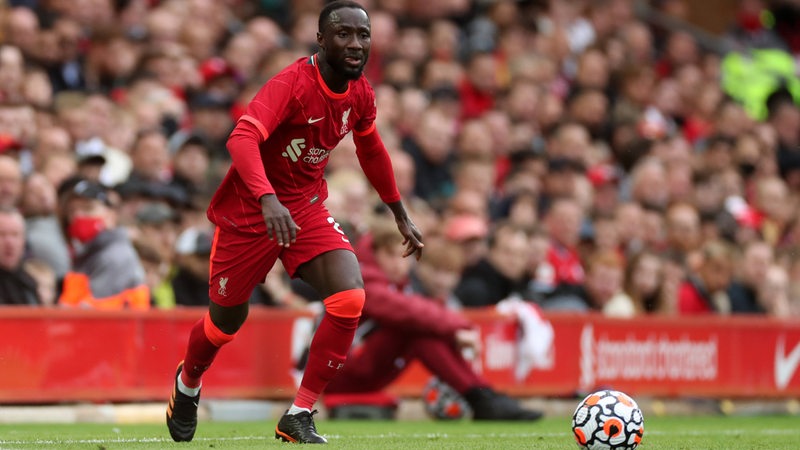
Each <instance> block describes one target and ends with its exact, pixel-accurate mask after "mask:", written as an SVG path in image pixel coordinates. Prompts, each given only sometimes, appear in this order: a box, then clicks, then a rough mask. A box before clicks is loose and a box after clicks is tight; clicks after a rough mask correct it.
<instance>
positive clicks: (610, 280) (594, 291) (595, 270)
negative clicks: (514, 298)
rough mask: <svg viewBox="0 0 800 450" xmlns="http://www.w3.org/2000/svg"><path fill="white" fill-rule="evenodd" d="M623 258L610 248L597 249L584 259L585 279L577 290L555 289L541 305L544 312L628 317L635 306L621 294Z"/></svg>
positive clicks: (624, 293) (625, 295)
mask: <svg viewBox="0 0 800 450" xmlns="http://www.w3.org/2000/svg"><path fill="white" fill-rule="evenodd" d="M624 270H625V268H624V262H623V259H622V256H620V254H619V253H618V252H617V251H615V250H609V249H600V250H597V251H595V252H593V253H592V254H591V255H589V257H588V258H587V263H586V280H585V281H584V283H583V284H582V285H581V286H580V288H579V289H571V290H565V289H561V290H559V289H556V291H555V292H554V293H553V294H551V295H549V296H547V298H545V299H544V300H543V301H542V302H540V306H541V307H542V309H543V310H545V311H548V310H550V311H576V312H584V311H590V310H594V311H600V312H602V313H603V314H604V315H606V316H609V317H622V318H630V317H632V316H633V315H634V314H636V307H635V305H634V303H633V300H632V299H631V297H630V296H628V294H627V293H626V292H625V291H624V289H623V283H624Z"/></svg>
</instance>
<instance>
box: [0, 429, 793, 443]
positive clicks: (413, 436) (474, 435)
mask: <svg viewBox="0 0 800 450" xmlns="http://www.w3.org/2000/svg"><path fill="white" fill-rule="evenodd" d="M681 433H682V434H685V435H691V436H706V435H712V434H714V435H719V434H724V435H733V436H735V435H739V434H742V433H745V431H742V430H739V429H736V430H709V431H683V432H681ZM746 433H748V434H764V435H792V434H800V429H797V430H791V429H770V428H766V429H760V430H748V431H746ZM664 434H668V432H666V431H659V430H647V432H645V436H648V435H649V436H652V435H664ZM323 435H324V436H325V437H327V438H330V439H345V438H347V439H351V438H353V437H357V438H359V439H385V438H410V439H450V438H464V437H466V438H472V439H480V438H533V437H548V438H550V437H568V436H571V434H570V433H569V432H561V433H553V432H550V433H535V432H527V433H485V434H478V433H469V434H448V433H413V434H403V433H382V434H364V435H358V436H352V435H348V436H345V435H341V434H325V433H323ZM270 439H273V437H272V436H231V437H219V438H204V437H196V438H195V439H194V441H195V442H197V441H208V442H219V441H222V442H235V441H264V440H270ZM152 442H172V439H167V438H129V439H125V438H117V439H63V440H53V439H36V440H30V441H25V440H8V441H6V440H0V446H3V445H34V444H35V445H64V444H127V443H152Z"/></svg>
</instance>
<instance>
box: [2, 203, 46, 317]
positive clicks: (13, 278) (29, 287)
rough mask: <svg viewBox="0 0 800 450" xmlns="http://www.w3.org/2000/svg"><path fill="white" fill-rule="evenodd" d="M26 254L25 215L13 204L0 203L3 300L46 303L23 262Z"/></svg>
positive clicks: (15, 303) (4, 302)
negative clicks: (12, 205) (3, 204)
mask: <svg viewBox="0 0 800 450" xmlns="http://www.w3.org/2000/svg"><path fill="white" fill-rule="evenodd" d="M24 256H25V219H23V217H22V214H20V213H19V211H17V210H16V209H14V208H13V207H10V206H0V304H3V305H28V306H37V305H41V304H43V303H42V298H41V297H40V296H39V291H38V286H37V283H36V279H35V278H34V277H32V276H31V275H30V274H29V273H28V272H27V271H26V270H25V267H24V266H23V258H24ZM45 300H51V299H45Z"/></svg>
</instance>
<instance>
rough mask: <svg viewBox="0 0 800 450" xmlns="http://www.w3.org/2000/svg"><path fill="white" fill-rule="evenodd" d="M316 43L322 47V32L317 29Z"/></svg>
mask: <svg viewBox="0 0 800 450" xmlns="http://www.w3.org/2000/svg"><path fill="white" fill-rule="evenodd" d="M317 44H318V45H319V46H320V47H322V33H321V32H319V31H317Z"/></svg>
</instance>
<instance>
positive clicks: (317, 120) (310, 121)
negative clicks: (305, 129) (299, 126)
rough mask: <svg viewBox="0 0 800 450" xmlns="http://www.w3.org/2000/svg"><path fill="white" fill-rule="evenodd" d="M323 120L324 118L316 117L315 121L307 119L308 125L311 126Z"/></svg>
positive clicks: (310, 118)
mask: <svg viewBox="0 0 800 450" xmlns="http://www.w3.org/2000/svg"><path fill="white" fill-rule="evenodd" d="M324 118H325V116H322V117H318V118H316V119H314V118H313V117H309V118H308V124H309V125H311V124H312V123H317V122H319V121H320V120H322V119H324Z"/></svg>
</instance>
